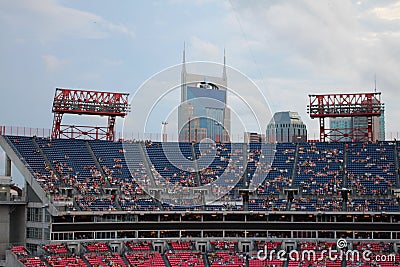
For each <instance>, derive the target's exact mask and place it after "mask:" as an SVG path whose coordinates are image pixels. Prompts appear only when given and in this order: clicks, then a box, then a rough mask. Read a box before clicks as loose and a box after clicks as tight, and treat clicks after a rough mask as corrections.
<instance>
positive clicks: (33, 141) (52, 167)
mask: <svg viewBox="0 0 400 267" xmlns="http://www.w3.org/2000/svg"><path fill="white" fill-rule="evenodd" d="M32 143H33V144H34V145H35V147H36V149H37V150H38V151H39V153H40V155H41V156H42V157H43V158H44V160H45V161H46V163H47V164H48V165H49V167H50V169H51V170H52V171H53V172H54V174H55V175H56V176H57V178H58V179H60V180H61V177H60V174H59V173H58V172H57V171H56V169H55V168H54V166H53V164H52V163H51V162H50V160H49V158H48V157H47V155H46V154H45V153H44V152H43V150H42V148H41V147H40V146H39V144H38V142H37V141H36V137H32Z"/></svg>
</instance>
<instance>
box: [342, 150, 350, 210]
mask: <svg viewBox="0 0 400 267" xmlns="http://www.w3.org/2000/svg"><path fill="white" fill-rule="evenodd" d="M348 155H349V149H348V147H347V146H345V148H344V155H343V165H342V170H343V184H344V185H345V184H348V183H347V182H348V177H347V163H348V161H349V159H348ZM342 210H343V211H347V201H343V202H342Z"/></svg>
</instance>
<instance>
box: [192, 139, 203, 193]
mask: <svg viewBox="0 0 400 267" xmlns="http://www.w3.org/2000/svg"><path fill="white" fill-rule="evenodd" d="M190 149H191V151H192V159H193V161H194V169H195V171H196V183H197V185H199V186H200V185H201V178H200V171H199V164H198V161H197V155H196V150H195V148H194V144H193V143H192V144H190Z"/></svg>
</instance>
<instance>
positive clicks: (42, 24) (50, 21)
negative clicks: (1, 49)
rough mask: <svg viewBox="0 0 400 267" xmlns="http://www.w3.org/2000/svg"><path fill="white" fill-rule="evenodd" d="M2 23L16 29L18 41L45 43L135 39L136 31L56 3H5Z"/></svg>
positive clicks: (51, 0)
mask: <svg viewBox="0 0 400 267" xmlns="http://www.w3.org/2000/svg"><path fill="white" fill-rule="evenodd" d="M0 20H3V21H4V22H5V25H7V27H10V28H12V29H13V30H14V32H15V35H17V36H16V39H18V40H20V39H21V38H23V39H25V40H26V39H34V40H38V41H40V42H42V43H47V42H54V41H62V40H63V38H77V39H103V38H107V37H109V36H110V35H111V34H112V33H119V34H124V35H127V36H129V37H133V36H134V33H133V31H132V30H131V29H129V28H127V27H126V26H125V25H123V24H121V23H114V22H111V21H108V20H106V19H104V18H103V17H101V16H99V15H96V14H93V13H90V12H86V11H82V10H78V9H74V8H70V7H66V6H63V5H62V4H61V3H59V2H58V1H56V0H43V1H37V2H36V1H29V0H21V1H17V2H12V3H11V2H8V1H2V2H1V3H0Z"/></svg>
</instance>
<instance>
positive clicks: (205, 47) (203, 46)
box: [190, 36, 223, 62]
mask: <svg viewBox="0 0 400 267" xmlns="http://www.w3.org/2000/svg"><path fill="white" fill-rule="evenodd" d="M190 54H191V55H193V57H195V58H196V59H195V60H200V61H202V60H208V61H217V62H221V59H222V57H223V51H222V49H221V48H219V47H218V46H217V45H215V44H213V43H211V42H208V41H204V40H202V39H200V38H198V37H197V36H194V37H192V38H191V40H190Z"/></svg>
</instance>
